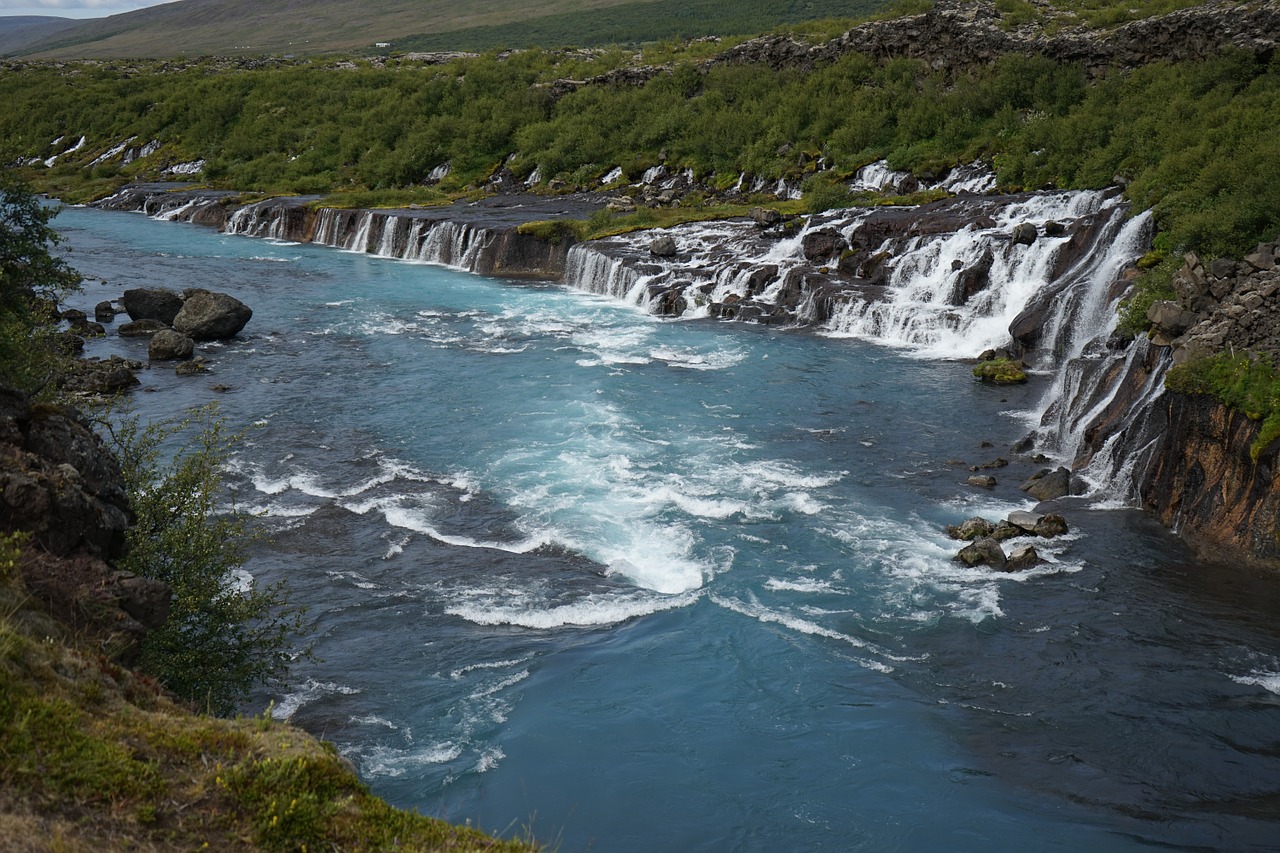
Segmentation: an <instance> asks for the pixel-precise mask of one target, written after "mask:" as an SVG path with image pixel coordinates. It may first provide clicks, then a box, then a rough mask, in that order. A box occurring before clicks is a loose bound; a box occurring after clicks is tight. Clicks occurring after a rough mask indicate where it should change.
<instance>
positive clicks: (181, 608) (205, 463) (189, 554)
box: [110, 406, 303, 715]
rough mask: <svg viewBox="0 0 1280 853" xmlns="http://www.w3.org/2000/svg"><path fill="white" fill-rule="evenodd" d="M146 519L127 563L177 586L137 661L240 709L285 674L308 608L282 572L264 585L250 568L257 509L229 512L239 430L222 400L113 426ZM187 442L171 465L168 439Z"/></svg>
mask: <svg viewBox="0 0 1280 853" xmlns="http://www.w3.org/2000/svg"><path fill="white" fill-rule="evenodd" d="M110 433H111V436H112V438H113V439H114V442H115V445H116V452H117V454H118V456H119V458H120V463H121V467H122V469H123V471H124V476H125V482H126V484H127V489H128V493H129V502H130V505H131V506H132V508H133V511H134V512H135V513H136V515H137V521H136V523H135V524H134V525H133V527H132V528H130V531H129V554H128V556H127V557H126V558H125V559H124V560H123V561H122V566H123V567H124V568H126V569H128V570H129V571H132V572H135V573H137V574H139V575H145V576H146V577H150V578H155V579H157V580H161V581H164V582H165V583H167V584H169V585H170V586H171V587H172V588H173V594H174V597H173V610H172V612H171V613H170V616H169V619H168V621H167V622H166V623H165V624H164V625H163V626H162V627H160V628H158V629H156V630H153V631H150V632H149V633H148V634H147V637H146V640H145V641H144V643H143V649H142V656H141V658H140V660H139V665H138V668H139V669H141V670H142V671H144V672H147V673H149V674H151V675H154V676H155V677H156V678H157V679H159V681H160V682H161V683H162V684H164V685H165V687H167V688H168V689H169V690H171V691H172V692H173V693H175V694H177V695H178V696H179V697H181V698H183V699H185V700H187V701H189V702H192V703H194V704H196V705H199V706H203V707H204V708H206V709H207V710H209V711H210V712H212V713H215V714H224V715H225V714H228V713H231V712H233V711H234V710H235V709H236V706H237V704H238V703H239V702H241V701H242V700H243V699H244V697H245V696H246V694H247V693H248V692H249V690H250V689H251V688H253V687H254V686H255V685H258V684H272V683H275V682H278V681H279V680H281V679H282V678H283V677H284V676H285V675H286V674H287V670H288V663H289V660H290V658H291V642H290V641H291V638H292V637H293V636H295V635H297V634H298V633H300V632H301V630H302V616H303V610H302V609H301V608H291V607H289V606H287V605H286V603H285V599H284V583H283V581H281V582H278V583H275V584H271V585H268V586H262V585H259V584H258V583H257V582H256V581H255V580H253V579H252V578H251V577H249V576H248V575H247V574H246V573H243V571H242V570H241V566H242V565H243V563H244V560H245V549H246V544H247V542H248V541H249V540H250V534H249V532H248V529H247V523H248V521H249V518H248V516H246V515H245V514H244V513H241V512H238V511H236V510H234V509H232V510H230V511H221V510H220V508H219V500H220V498H221V497H222V495H223V490H222V477H221V473H222V467H223V464H224V463H225V461H226V459H227V457H228V455H229V450H230V447H231V446H232V445H233V444H234V443H235V441H236V439H237V438H238V437H237V436H228V435H227V433H226V431H225V425H224V424H223V422H222V421H221V420H220V419H219V417H218V414H217V409H216V407H214V406H205V407H203V408H201V409H196V410H193V412H192V413H191V415H190V416H189V417H188V418H186V419H185V420H183V421H181V422H179V423H177V424H174V423H161V424H158V425H157V424H153V425H150V426H147V427H145V428H144V427H140V426H139V424H138V421H137V419H136V418H128V419H125V420H124V421H123V422H122V423H120V424H117V425H116V426H114V427H112V428H111V429H110ZM178 442H180V444H181V446H180V448H179V449H178V450H177V452H176V453H174V455H173V456H172V458H171V459H170V460H169V461H168V463H167V464H164V463H162V461H161V460H162V457H163V454H164V449H165V446H166V445H171V444H173V443H178Z"/></svg>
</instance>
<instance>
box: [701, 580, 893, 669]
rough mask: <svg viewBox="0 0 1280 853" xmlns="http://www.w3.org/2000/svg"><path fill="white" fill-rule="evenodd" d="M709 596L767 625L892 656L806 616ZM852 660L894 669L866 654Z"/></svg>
mask: <svg viewBox="0 0 1280 853" xmlns="http://www.w3.org/2000/svg"><path fill="white" fill-rule="evenodd" d="M710 598H711V601H712V603H714V604H716V605H719V606H720V607H723V608H724V609H725V610H730V611H732V612H734V613H737V614H739V615H742V616H746V617H748V618H751V619H756V620H758V621H760V622H762V623H764V624H766V625H770V624H772V625H781V626H782V627H784V628H788V629H790V630H792V631H796V632H798V633H801V634H809V635H811V636H815V637H825V638H827V639H829V640H839V641H840V642H842V643H848V644H849V645H851V646H853V647H854V648H856V649H859V650H861V651H863V652H868V653H872V654H880V655H883V656H885V657H891V656H890V655H887V654H886V653H885V652H884V650H882V649H880V648H878V647H877V646H875V645H874V644H872V643H868V642H866V641H865V640H860V639H858V638H857V637H854V636H851V635H849V634H845V633H842V632H840V631H835V630H832V629H831V628H826V627H823V626H822V625H819V624H818V623H816V622H812V621H810V620H808V619H801V618H800V617H799V616H794V615H792V614H789V613H783V612H780V611H777V610H771V609H770V608H768V607H765V606H764V605H762V604H761V603H760V602H758V601H755V600H752V601H749V602H745V601H740V600H738V599H735V598H728V597H725V596H719V595H712V596H711V597H710ZM854 660H855V661H856V662H857V663H858V665H860V666H863V667H866V668H867V669H871V670H875V671H876V672H886V673H887V672H893V667H892V666H890V665H889V664H886V663H882V662H880V661H878V660H869V659H867V658H860V657H855V658H854Z"/></svg>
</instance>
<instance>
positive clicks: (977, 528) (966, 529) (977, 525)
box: [947, 516, 991, 542]
mask: <svg viewBox="0 0 1280 853" xmlns="http://www.w3.org/2000/svg"><path fill="white" fill-rule="evenodd" d="M947 535H948V536H950V537H951V538H952V539H963V540H964V541H966V542H968V541H970V540H973V539H979V538H982V537H985V536H990V535H991V522H989V521H987V520H986V519H985V518H979V517H977V516H975V517H973V518H970V519H969V520H967V521H964V522H961V523H960V524H951V525H948V526H947Z"/></svg>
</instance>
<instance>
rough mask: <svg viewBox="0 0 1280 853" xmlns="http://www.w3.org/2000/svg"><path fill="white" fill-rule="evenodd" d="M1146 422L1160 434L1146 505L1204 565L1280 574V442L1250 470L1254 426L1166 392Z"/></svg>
mask: <svg viewBox="0 0 1280 853" xmlns="http://www.w3.org/2000/svg"><path fill="white" fill-rule="evenodd" d="M1151 415H1152V417H1153V418H1155V419H1157V420H1158V422H1159V423H1162V424H1163V425H1164V429H1163V431H1162V432H1161V433H1160V438H1159V443H1158V445H1157V446H1156V448H1155V452H1154V453H1153V454H1152V456H1151V463H1150V466H1149V467H1148V468H1147V470H1146V471H1145V473H1144V474H1143V476H1142V478H1141V480H1140V482H1139V483H1138V489H1139V493H1140V495H1141V498H1142V502H1143V505H1144V506H1145V507H1146V508H1147V509H1149V510H1151V511H1152V512H1154V513H1155V514H1156V516H1157V517H1158V518H1159V519H1160V521H1161V522H1162V523H1163V524H1165V525H1166V526H1168V527H1170V528H1172V529H1173V530H1175V531H1177V533H1178V534H1179V535H1180V536H1182V538H1183V539H1185V540H1186V541H1187V542H1188V543H1189V544H1190V545H1191V546H1192V547H1193V548H1195V549H1196V551H1197V552H1199V553H1200V554H1201V555H1202V556H1204V557H1206V558H1208V559H1211V560H1215V561H1221V562H1226V563H1235V564H1240V563H1245V564H1251V565H1260V566H1265V567H1268V568H1272V569H1277V570H1280V466H1277V461H1278V459H1277V457H1278V455H1280V442H1272V444H1271V445H1270V446H1269V447H1267V448H1266V449H1265V450H1264V452H1263V453H1262V454H1260V455H1259V457H1258V460H1257V461H1256V462H1255V461H1254V460H1253V459H1252V458H1250V454H1249V448H1250V445H1252V444H1253V440H1254V439H1255V438H1256V437H1257V435H1258V430H1259V424H1258V422H1257V421H1254V420H1250V419H1249V418H1248V417H1247V416H1246V415H1245V414H1244V413H1243V412H1238V411H1233V410H1230V409H1228V408H1227V407H1226V406H1223V405H1222V404H1221V403H1219V402H1218V401H1217V400H1215V399H1213V398H1212V397H1208V396H1204V395H1199V394H1196V395H1188V394H1179V393H1175V392H1166V393H1165V394H1164V395H1163V396H1162V397H1161V398H1160V399H1159V401H1158V402H1157V403H1156V405H1155V407H1154V410H1153V411H1152V413H1151Z"/></svg>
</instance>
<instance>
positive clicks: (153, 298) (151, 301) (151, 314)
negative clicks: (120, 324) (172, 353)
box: [120, 287, 182, 326]
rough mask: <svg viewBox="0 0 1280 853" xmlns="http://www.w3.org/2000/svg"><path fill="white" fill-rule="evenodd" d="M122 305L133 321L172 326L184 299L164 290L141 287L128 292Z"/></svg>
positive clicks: (121, 298) (122, 297)
mask: <svg viewBox="0 0 1280 853" xmlns="http://www.w3.org/2000/svg"><path fill="white" fill-rule="evenodd" d="M120 304H121V305H123V306H124V310H125V312H126V313H128V315H129V319H131V320H156V321H158V322H160V323H163V324H164V325H166V326H172V325H173V318H174V317H177V316H178V312H179V311H181V310H182V297H181V296H179V295H178V294H177V293H174V292H173V291H172V290H165V289H164V288H159V287H139V288H134V289H132V290H126V291H125V292H124V295H122V296H121V297H120Z"/></svg>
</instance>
